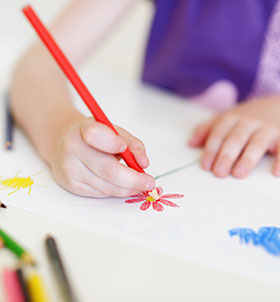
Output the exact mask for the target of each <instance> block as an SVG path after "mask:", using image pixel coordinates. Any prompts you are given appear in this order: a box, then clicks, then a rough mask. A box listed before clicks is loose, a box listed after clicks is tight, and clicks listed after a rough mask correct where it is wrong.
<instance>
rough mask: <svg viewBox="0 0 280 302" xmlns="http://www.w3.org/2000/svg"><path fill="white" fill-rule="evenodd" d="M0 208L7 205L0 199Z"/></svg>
mask: <svg viewBox="0 0 280 302" xmlns="http://www.w3.org/2000/svg"><path fill="white" fill-rule="evenodd" d="M0 208H4V209H6V208H7V206H6V205H5V204H4V203H3V202H2V201H1V200H0Z"/></svg>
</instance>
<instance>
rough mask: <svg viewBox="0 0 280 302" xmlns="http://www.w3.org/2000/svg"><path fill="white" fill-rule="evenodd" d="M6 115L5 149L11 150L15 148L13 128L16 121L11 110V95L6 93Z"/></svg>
mask: <svg viewBox="0 0 280 302" xmlns="http://www.w3.org/2000/svg"><path fill="white" fill-rule="evenodd" d="M4 98H5V113H6V121H5V122H6V130H5V131H6V133H5V145H4V146H5V149H6V150H11V149H12V148H13V128H14V120H13V117H12V114H11V108H10V97H9V93H6V94H5V96H4Z"/></svg>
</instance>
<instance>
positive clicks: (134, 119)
mask: <svg viewBox="0 0 280 302" xmlns="http://www.w3.org/2000/svg"><path fill="white" fill-rule="evenodd" d="M88 85H89V86H90V87H95V88H94V89H93V93H94V95H95V96H96V98H97V100H98V102H99V103H100V105H101V107H102V108H103V110H104V111H105V112H106V114H107V115H108V117H109V118H110V119H111V120H112V122H116V123H117V124H119V125H121V126H123V127H124V128H126V129H128V130H129V131H131V132H132V133H133V134H135V135H136V136H138V137H140V138H141V139H142V140H143V141H144V142H145V144H146V147H147V150H148V154H149V156H150V159H151V167H150V169H148V172H149V173H151V174H152V175H154V176H156V175H158V174H161V173H164V172H166V171H168V170H171V169H174V168H177V167H179V166H182V165H184V164H186V163H188V162H193V161H194V160H196V158H197V157H198V156H199V151H197V150H191V149H189V148H188V147H187V146H186V140H187V138H188V136H189V134H190V133H191V130H192V128H193V127H194V126H195V124H196V123H197V122H198V121H199V120H202V119H204V118H205V117H207V116H209V115H210V114H211V113H210V112H207V111H205V110H203V109H202V108H199V107H196V106H195V105H193V104H189V103H188V102H187V101H184V100H182V99H180V98H175V97H174V96H172V95H167V94H164V93H160V92H157V91H155V90H152V89H150V88H145V87H142V86H141V85H140V84H139V85H135V84H131V83H125V82H122V81H115V80H114V81H112V80H110V79H107V78H101V77H93V79H92V80H91V81H90V82H89V83H88ZM79 107H81V110H82V111H84V110H85V109H84V108H83V106H79ZM2 113H3V112H2ZM270 166H271V160H270V159H269V158H266V159H264V160H263V161H262V162H261V164H260V165H259V166H258V167H257V169H255V170H254V172H253V173H252V175H251V176H250V177H248V178H247V179H245V180H237V179H234V178H232V177H228V178H226V179H218V178H215V177H214V176H212V175H211V174H210V173H207V172H204V171H203V170H201V168H200V167H199V164H198V163H197V164H195V165H193V166H191V167H189V168H188V169H185V170H182V171H180V172H177V173H174V174H172V175H169V176H166V177H162V178H160V179H159V180H158V182H157V184H158V185H160V186H161V187H163V189H164V193H166V194H170V193H179V194H185V197H184V198H181V199H174V200H172V201H174V202H175V203H177V204H178V205H179V206H180V207H179V208H171V207H168V206H165V210H164V211H163V212H160V213H159V212H156V211H153V210H152V209H151V208H150V209H148V210H147V211H145V212H144V211H141V210H140V209H139V207H140V205H141V203H135V204H126V203H125V202H124V201H125V199H117V198H108V199H92V198H83V197H79V196H76V195H73V194H71V193H69V192H66V191H65V190H63V189H62V188H60V187H59V186H58V185H57V184H56V183H55V182H54V180H53V178H52V176H51V173H50V170H49V168H48V167H47V166H46V165H45V164H44V163H43V162H42V160H41V159H40V158H39V157H38V155H37V153H36V152H35V150H34V149H33V147H32V146H31V144H30V143H29V141H28V139H27V138H26V137H25V136H24V135H23V134H22V132H21V131H19V130H18V129H17V131H16V135H15V147H14V150H12V151H9V152H6V151H3V150H1V151H0V175H1V176H2V177H3V178H10V177H13V176H14V175H15V174H16V172H17V171H19V170H21V174H20V176H24V177H27V176H30V175H32V174H35V173H37V172H40V171H42V173H40V174H37V175H35V176H33V177H32V179H34V181H35V184H34V185H32V186H31V194H30V195H28V194H27V193H28V190H29V188H23V189H20V190H18V191H17V192H16V193H14V194H11V195H10V196H7V194H8V193H9V192H11V191H12V190H11V189H10V188H7V189H5V190H3V191H0V198H1V200H3V201H5V203H7V205H10V206H14V207H17V208H21V209H25V210H27V211H31V212H34V213H37V214H40V215H44V216H49V217H52V218H55V219H59V220H62V221H65V222H68V223H71V224H75V225H77V226H81V227H84V228H87V229H90V230H93V231H95V232H99V233H102V234H108V235H111V236H114V237H117V238H121V239H123V240H128V241H130V242H133V243H135V244H137V245H141V246H146V247H149V248H152V249H155V250H158V251H161V252H164V253H168V254H170V255H173V256H176V257H179V258H181V259H182V260H190V261H195V262H199V263H201V264H205V265H207V266H211V267H215V268H219V269H222V270H225V271H234V272H237V273H240V274H242V275H246V276H248V277H250V278H253V279H258V280H262V281H264V282H268V283H272V284H276V283H279V281H280V274H279V271H280V259H279V258H278V257H274V256H272V255H270V254H268V253H267V252H266V251H264V250H263V249H262V248H261V247H254V246H252V245H245V244H240V243H239V240H238V238H237V237H232V238H231V237H230V236H229V234H228V231H229V230H230V229H232V228H236V227H249V228H252V229H254V230H255V231H257V229H258V228H259V227H262V226H279V210H280V198H279V179H277V178H275V177H273V176H272V175H271V173H270ZM40 185H43V186H46V187H43V186H40Z"/></svg>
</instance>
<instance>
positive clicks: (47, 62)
mask: <svg viewBox="0 0 280 302" xmlns="http://www.w3.org/2000/svg"><path fill="white" fill-rule="evenodd" d="M11 101H12V102H11V106H12V112H13V116H14V118H15V120H16V122H17V123H18V124H19V125H20V126H21V127H22V128H23V129H24V131H25V132H26V133H27V135H28V136H29V137H30V139H31V140H32V142H33V143H34V145H35V146H36V148H37V149H38V151H39V153H40V155H41V156H42V157H43V158H44V159H45V160H46V161H47V162H49V160H50V154H51V152H52V150H53V148H54V146H55V144H56V142H57V139H58V137H59V136H60V134H61V132H62V131H63V130H64V128H65V127H67V125H68V124H69V123H70V122H71V123H73V122H74V120H75V119H79V118H81V114H80V113H79V112H77V111H76V109H75V108H74V107H73V106H72V104H71V99H70V96H69V93H68V90H67V87H66V80H65V77H64V75H63V74H62V72H61V71H60V70H59V68H58V66H56V63H55V62H54V61H53V59H52V58H51V57H50V55H49V54H48V53H47V51H46V50H45V49H44V48H43V46H41V45H36V46H35V47H33V48H32V49H31V50H30V51H29V52H28V53H27V54H26V55H25V56H24V57H23V59H22V60H21V61H20V63H19V64H18V66H17V68H16V71H15V73H14V78H13V81H12V87H11Z"/></svg>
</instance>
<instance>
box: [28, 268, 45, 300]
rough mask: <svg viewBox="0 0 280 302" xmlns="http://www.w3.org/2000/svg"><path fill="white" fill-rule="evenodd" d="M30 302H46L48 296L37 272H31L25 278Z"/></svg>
mask: <svg viewBox="0 0 280 302" xmlns="http://www.w3.org/2000/svg"><path fill="white" fill-rule="evenodd" d="M27 286H28V290H29V294H30V302H48V301H49V299H48V296H47V293H46V290H45V288H44V285H43V281H42V279H41V277H40V276H39V274H37V273H35V272H32V273H31V274H30V276H28V278H27Z"/></svg>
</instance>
